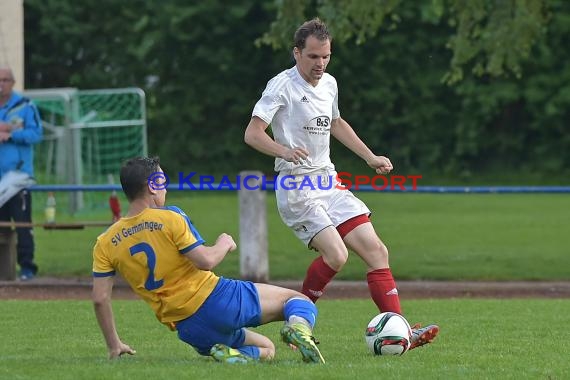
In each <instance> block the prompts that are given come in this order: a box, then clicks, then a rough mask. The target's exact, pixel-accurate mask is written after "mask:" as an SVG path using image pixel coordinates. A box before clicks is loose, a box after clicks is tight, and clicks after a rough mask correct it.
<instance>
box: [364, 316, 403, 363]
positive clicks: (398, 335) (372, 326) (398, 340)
mask: <svg viewBox="0 0 570 380" xmlns="http://www.w3.org/2000/svg"><path fill="white" fill-rule="evenodd" d="M411 337H412V329H411V328H410V324H409V323H408V321H406V319H405V318H404V317H402V316H401V315H400V314H397V313H391V312H386V313H382V314H378V315H377V316H375V317H374V318H372V320H371V321H370V323H368V326H366V332H365V333H364V339H366V345H367V346H368V349H369V350H370V352H372V353H373V354H375V355H403V354H404V353H405V352H406V351H408V349H409V348H410V340H411Z"/></svg>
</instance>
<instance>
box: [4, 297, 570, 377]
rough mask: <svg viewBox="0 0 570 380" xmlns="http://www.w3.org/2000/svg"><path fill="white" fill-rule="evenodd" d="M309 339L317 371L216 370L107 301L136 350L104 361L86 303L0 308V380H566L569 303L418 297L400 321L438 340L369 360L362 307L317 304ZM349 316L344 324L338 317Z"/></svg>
mask: <svg viewBox="0 0 570 380" xmlns="http://www.w3.org/2000/svg"><path fill="white" fill-rule="evenodd" d="M318 306H319V313H320V315H319V321H318V323H317V328H316V335H317V337H318V338H319V339H320V340H321V344H320V346H319V347H320V349H321V351H322V353H323V356H324V357H325V359H326V360H327V363H326V364H325V365H324V366H319V365H311V364H305V363H302V362H301V360H300V355H299V354H298V353H295V352H292V351H291V350H289V349H288V348H287V347H285V346H284V345H283V344H281V343H278V342H279V336H278V331H279V327H280V326H281V324H280V323H273V324H270V325H266V326H263V327H262V328H259V329H258V331H260V332H262V333H265V334H267V335H268V336H269V337H270V338H272V339H273V340H274V341H275V342H276V343H277V357H276V360H275V361H274V362H273V363H271V364H270V363H258V364H254V365H245V366H244V365H234V366H232V365H224V364H220V363H215V362H214V361H213V360H212V359H210V358H207V357H201V356H199V355H198V354H196V353H195V352H194V351H193V350H192V349H190V348H189V347H188V346H186V345H185V344H184V343H182V342H180V341H179V340H178V339H177V337H176V334H175V333H172V332H170V331H169V330H168V329H166V328H165V327H163V326H162V325H161V324H159V323H158V322H157V321H156V319H155V318H154V316H153V315H152V312H151V311H150V309H149V308H148V307H147V306H146V305H145V304H144V303H143V302H142V301H115V302H114V310H115V314H116V320H117V325H118V330H119V334H120V335H121V337H122V339H123V340H124V341H125V342H126V343H128V344H130V345H131V346H132V347H133V348H135V349H136V350H137V354H136V355H135V356H132V357H124V358H121V359H120V360H118V361H113V362H110V361H108V360H107V359H106V349H105V344H104V341H103V338H102V336H101V334H100V332H99V330H98V327H97V323H96V320H95V317H94V314H93V311H92V306H91V304H90V302H89V301H49V302H46V301H2V302H0V314H1V315H2V324H0V336H1V337H2V339H1V341H0V352H1V355H0V378H2V379H44V380H51V379H54V380H59V379H85V380H87V379H121V380H122V379H136V378H140V379H142V378H145V379H151V378H155V379H263V380H265V379H272V380H277V379H287V380H290V379H326V380H330V379H355V378H358V379H417V378H421V379H565V378H568V374H569V373H570V364H569V362H568V351H569V350H570V342H569V340H568V335H567V331H566V330H565V328H566V327H565V326H566V324H567V316H568V315H569V314H570V300H528V299H526V300H516V299H515V300H473V299H450V300H417V301H406V302H404V303H403V307H404V309H405V311H406V314H407V316H408V319H409V320H410V321H411V322H412V323H413V322H416V321H421V322H424V323H426V322H433V321H437V323H439V324H440V326H441V333H440V335H439V337H438V338H437V340H436V341H435V342H434V343H433V344H432V345H429V346H426V347H422V348H419V349H416V350H412V351H410V352H408V353H406V354H404V355H403V356H401V357H375V356H373V355H372V354H370V353H368V351H367V347H366V345H365V343H364V337H363V334H364V328H365V327H366V324H367V323H368V321H369V320H370V319H371V318H372V317H373V316H374V315H375V314H376V311H375V307H374V306H373V304H372V303H371V302H370V301H369V300H342V301H340V300H339V301H333V300H323V301H320V302H319V304H318ZM347 316H348V317H347Z"/></svg>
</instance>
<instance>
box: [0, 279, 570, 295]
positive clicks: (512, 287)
mask: <svg viewBox="0 0 570 380" xmlns="http://www.w3.org/2000/svg"><path fill="white" fill-rule="evenodd" d="M271 283H272V284H274V285H279V286H283V287H287V288H291V289H295V290H299V289H300V288H301V282H300V281H274V282H271ZM398 290H399V293H400V297H401V298H402V299H422V298H465V297H471V298H570V281H568V282H565V281H559V282H535V281H516V282H478V281H462V282H443V281H399V282H398ZM90 296H91V281H90V279H85V278H74V279H60V278H51V277H39V278H35V279H33V280H31V281H26V282H22V281H0V299H28V300H51V299H89V298H90ZM369 296H370V295H369V293H368V286H367V284H366V282H359V281H333V282H332V283H330V284H329V286H328V287H327V289H326V290H325V295H324V296H323V299H342V298H368V297H369ZM113 298H114V299H136V298H137V297H136V295H135V294H134V293H133V291H132V290H131V289H130V288H129V287H128V286H127V285H126V284H125V283H124V282H122V281H120V280H119V281H117V283H116V285H115V287H114V289H113Z"/></svg>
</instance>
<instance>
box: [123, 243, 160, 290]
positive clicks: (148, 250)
mask: <svg viewBox="0 0 570 380" xmlns="http://www.w3.org/2000/svg"><path fill="white" fill-rule="evenodd" d="M129 252H131V256H134V255H136V254H137V253H144V254H145V256H146V263H147V266H148V277H147V278H146V282H145V284H144V287H145V289H146V290H155V289H158V288H160V287H161V286H162V285H163V284H164V280H159V281H156V280H155V279H154V268H155V266H156V255H155V254H154V249H152V247H151V246H150V244H148V243H139V244H135V245H133V246H132V247H131V248H130V249H129Z"/></svg>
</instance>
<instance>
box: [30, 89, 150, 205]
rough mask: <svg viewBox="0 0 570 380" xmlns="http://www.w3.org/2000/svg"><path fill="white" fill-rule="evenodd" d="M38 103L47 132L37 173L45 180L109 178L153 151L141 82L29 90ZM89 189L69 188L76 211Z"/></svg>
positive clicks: (84, 181)
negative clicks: (126, 163)
mask: <svg viewBox="0 0 570 380" xmlns="http://www.w3.org/2000/svg"><path fill="white" fill-rule="evenodd" d="M24 96H26V97H29V98H30V99H32V100H33V101H34V103H35V104H36V105H37V106H38V109H39V111H40V116H41V118H42V123H43V127H44V138H43V140H42V142H40V143H39V144H38V145H37V146H36V148H35V157H34V163H35V165H34V166H35V175H36V178H37V180H38V183H39V184H41V183H44V184H63V183H66V184H72V185H82V184H105V183H107V182H108V178H109V175H116V174H117V173H118V172H119V169H120V167H121V164H122V162H123V161H124V160H125V159H127V158H130V157H133V156H143V155H146V154H147V150H148V148H147V122H146V102H145V94H144V92H143V91H142V90H141V89H139V88H120V89H97V90H79V89H76V88H55V89H37V90H26V91H25V92H24ZM84 207H85V200H84V193H83V192H80V191H78V192H71V193H70V194H69V208H70V212H71V213H72V214H73V213H75V212H76V211H79V210H81V209H83V208H84Z"/></svg>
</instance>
